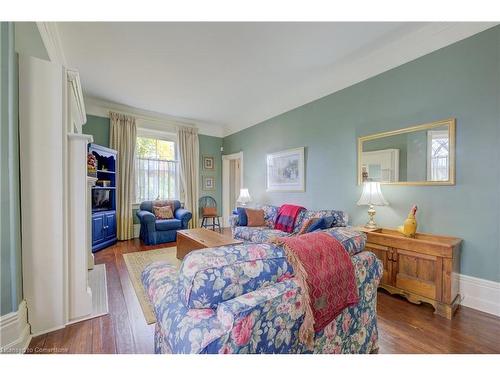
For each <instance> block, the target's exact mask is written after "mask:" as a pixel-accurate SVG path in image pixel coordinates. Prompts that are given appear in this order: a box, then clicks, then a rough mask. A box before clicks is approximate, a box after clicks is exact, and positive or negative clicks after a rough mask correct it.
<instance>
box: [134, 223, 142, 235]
mask: <svg viewBox="0 0 500 375" xmlns="http://www.w3.org/2000/svg"><path fill="white" fill-rule="evenodd" d="M140 232H141V224H134V238H139V234H140Z"/></svg>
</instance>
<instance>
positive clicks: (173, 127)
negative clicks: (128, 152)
mask: <svg viewBox="0 0 500 375" xmlns="http://www.w3.org/2000/svg"><path fill="white" fill-rule="evenodd" d="M84 100H85V106H86V108H87V113H88V114H90V115H94V116H100V117H107V118H109V111H114V112H120V113H123V114H128V115H131V116H134V117H135V118H136V120H137V127H139V128H143V129H148V130H153V131H154V130H156V131H161V132H167V133H177V128H178V127H179V126H187V127H194V128H197V129H198V132H199V134H203V135H210V136H213V137H219V138H222V137H223V136H224V133H225V129H224V128H223V127H222V126H220V125H218V124H212V123H207V122H203V121H199V120H193V119H188V118H182V117H175V116H170V115H167V114H163V113H158V112H153V111H147V110H144V109H139V108H135V107H131V106H128V105H125V104H119V103H115V102H112V101H108V100H104V99H99V98H95V97H92V96H87V95H85V96H84Z"/></svg>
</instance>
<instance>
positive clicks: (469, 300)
mask: <svg viewBox="0 0 500 375" xmlns="http://www.w3.org/2000/svg"><path fill="white" fill-rule="evenodd" d="M458 280H459V285H460V295H461V296H462V302H461V305H462V306H466V307H470V308H471V309H476V310H480V311H483V312H486V313H488V314H493V315H496V316H500V283H498V282H495V281H489V280H484V279H479V278H477V277H472V276H467V275H458Z"/></svg>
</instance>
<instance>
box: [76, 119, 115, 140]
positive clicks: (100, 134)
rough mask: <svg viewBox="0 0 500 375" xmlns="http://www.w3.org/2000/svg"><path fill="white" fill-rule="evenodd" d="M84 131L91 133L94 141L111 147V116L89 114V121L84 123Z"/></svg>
mask: <svg viewBox="0 0 500 375" xmlns="http://www.w3.org/2000/svg"><path fill="white" fill-rule="evenodd" d="M82 132H83V133H85V134H91V135H92V136H93V137H94V143H96V144H98V145H101V146H104V147H109V118H107V117H99V116H92V115H87V122H86V123H85V125H83V128H82Z"/></svg>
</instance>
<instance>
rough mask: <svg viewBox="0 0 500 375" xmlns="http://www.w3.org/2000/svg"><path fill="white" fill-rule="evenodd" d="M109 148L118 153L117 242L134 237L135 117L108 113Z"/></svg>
mask: <svg viewBox="0 0 500 375" xmlns="http://www.w3.org/2000/svg"><path fill="white" fill-rule="evenodd" d="M109 118H110V122H111V126H110V136H109V139H110V147H111V148H113V149H115V150H116V151H118V155H117V166H116V170H117V176H116V180H117V182H116V186H117V190H116V193H115V194H116V227H117V236H118V239H119V240H128V239H131V238H133V237H134V225H133V223H134V220H133V217H132V200H133V199H134V189H135V178H134V172H135V162H134V160H135V143H136V138H137V127H136V124H135V117H132V116H127V115H123V114H119V113H115V112H110V113H109Z"/></svg>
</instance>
